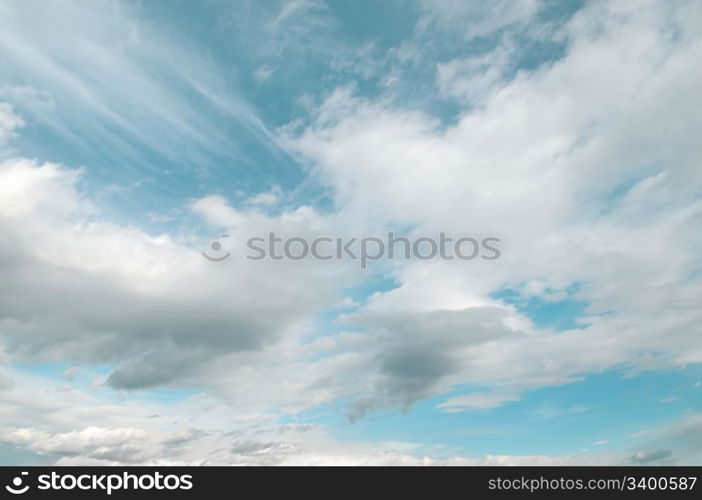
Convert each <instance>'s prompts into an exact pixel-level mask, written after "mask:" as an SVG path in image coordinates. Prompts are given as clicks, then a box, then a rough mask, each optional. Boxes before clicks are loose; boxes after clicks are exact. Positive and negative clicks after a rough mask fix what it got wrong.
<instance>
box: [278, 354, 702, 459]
mask: <svg viewBox="0 0 702 500" xmlns="http://www.w3.org/2000/svg"><path fill="white" fill-rule="evenodd" d="M701 379H702V366H700V365H690V366H688V367H686V368H682V369H676V370H670V371H662V372H646V373H642V374H639V375H638V376H636V377H628V376H627V375H626V372H625V371H623V370H621V369H620V370H610V371H607V372H605V373H602V374H598V375H592V376H589V377H587V378H585V379H584V380H582V381H579V382H574V383H571V384H566V385H562V386H556V387H545V388H541V389H538V390H534V391H532V392H530V393H528V394H526V395H524V397H523V399H521V400H519V401H515V402H511V403H507V404H505V405H503V406H499V407H497V408H492V409H486V410H473V411H466V412H461V413H444V412H441V411H440V410H439V409H437V408H436V406H437V405H438V404H440V403H441V402H443V401H445V400H446V399H447V397H452V396H457V395H461V394H465V393H466V392H474V391H483V390H486V389H485V388H477V387H475V388H470V389H469V390H466V388H463V389H459V390H456V391H455V392H454V393H452V394H449V395H443V396H440V397H435V398H431V399H427V400H424V401H421V402H418V403H416V404H415V405H413V406H412V407H411V409H410V410H409V411H408V413H407V414H403V413H402V412H400V411H397V410H393V411H378V412H375V413H372V414H370V415H368V416H366V417H364V418H361V419H359V420H356V421H355V422H353V423H351V422H349V421H348V419H347V418H346V417H345V415H344V412H343V409H342V404H341V402H337V403H336V404H334V405H327V406H325V407H321V408H318V409H316V410H314V411H311V412H308V413H305V414H302V415H298V416H296V417H290V416H288V417H285V419H284V421H285V422H297V423H302V422H305V423H310V422H314V423H320V424H324V425H326V426H327V427H328V428H329V429H330V430H331V432H332V434H333V435H334V436H335V437H336V438H338V439H341V440H349V441H367V442H374V441H378V442H380V441H385V442H409V443H416V444H418V445H422V444H431V445H432V446H440V447H441V448H442V450H443V452H442V453H444V454H445V455H446V456H449V455H452V454H464V455H469V456H482V455H486V454H490V455H563V454H574V453H581V452H587V451H588V450H589V451H594V450H593V446H595V447H596V449H598V450H602V449H611V450H620V451H628V450H629V449H632V448H634V447H635V446H636V445H637V444H638V442H637V439H639V438H638V437H637V435H639V434H641V433H642V432H645V431H649V430H651V429H656V428H660V427H664V426H666V425H669V424H671V423H672V422H674V421H675V420H676V419H678V418H681V417H683V416H684V415H685V414H686V413H687V412H688V411H690V410H695V411H699V409H700V407H701V403H702V388H700V387H699V382H700V380H701ZM605 441H606V443H605ZM594 443H599V444H598V445H595V444H594ZM434 451H436V450H434Z"/></svg>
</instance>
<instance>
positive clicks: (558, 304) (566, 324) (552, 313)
mask: <svg viewBox="0 0 702 500" xmlns="http://www.w3.org/2000/svg"><path fill="white" fill-rule="evenodd" d="M576 291H577V285H574V286H571V287H570V288H569V289H568V290H567V294H568V296H567V297H566V298H564V299H562V300H550V299H549V300H545V299H543V298H541V297H536V296H530V297H525V296H524V295H522V294H521V293H520V292H519V291H518V290H514V289H509V288H505V289H502V290H499V291H498V292H496V293H494V294H492V295H491V297H492V298H493V299H498V300H501V301H502V302H504V303H506V304H509V305H512V306H514V307H515V308H516V309H517V310H518V311H519V312H521V313H523V314H524V315H526V316H527V317H529V319H531V320H532V321H533V322H534V324H535V325H536V326H537V327H539V328H550V329H554V330H568V329H572V328H584V327H585V326H587V325H585V324H584V323H581V322H579V321H578V319H579V318H582V317H583V316H585V313H586V309H587V306H588V304H587V303H586V302H583V301H581V300H578V299H577V298H576V297H574V294H575V293H576Z"/></svg>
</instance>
